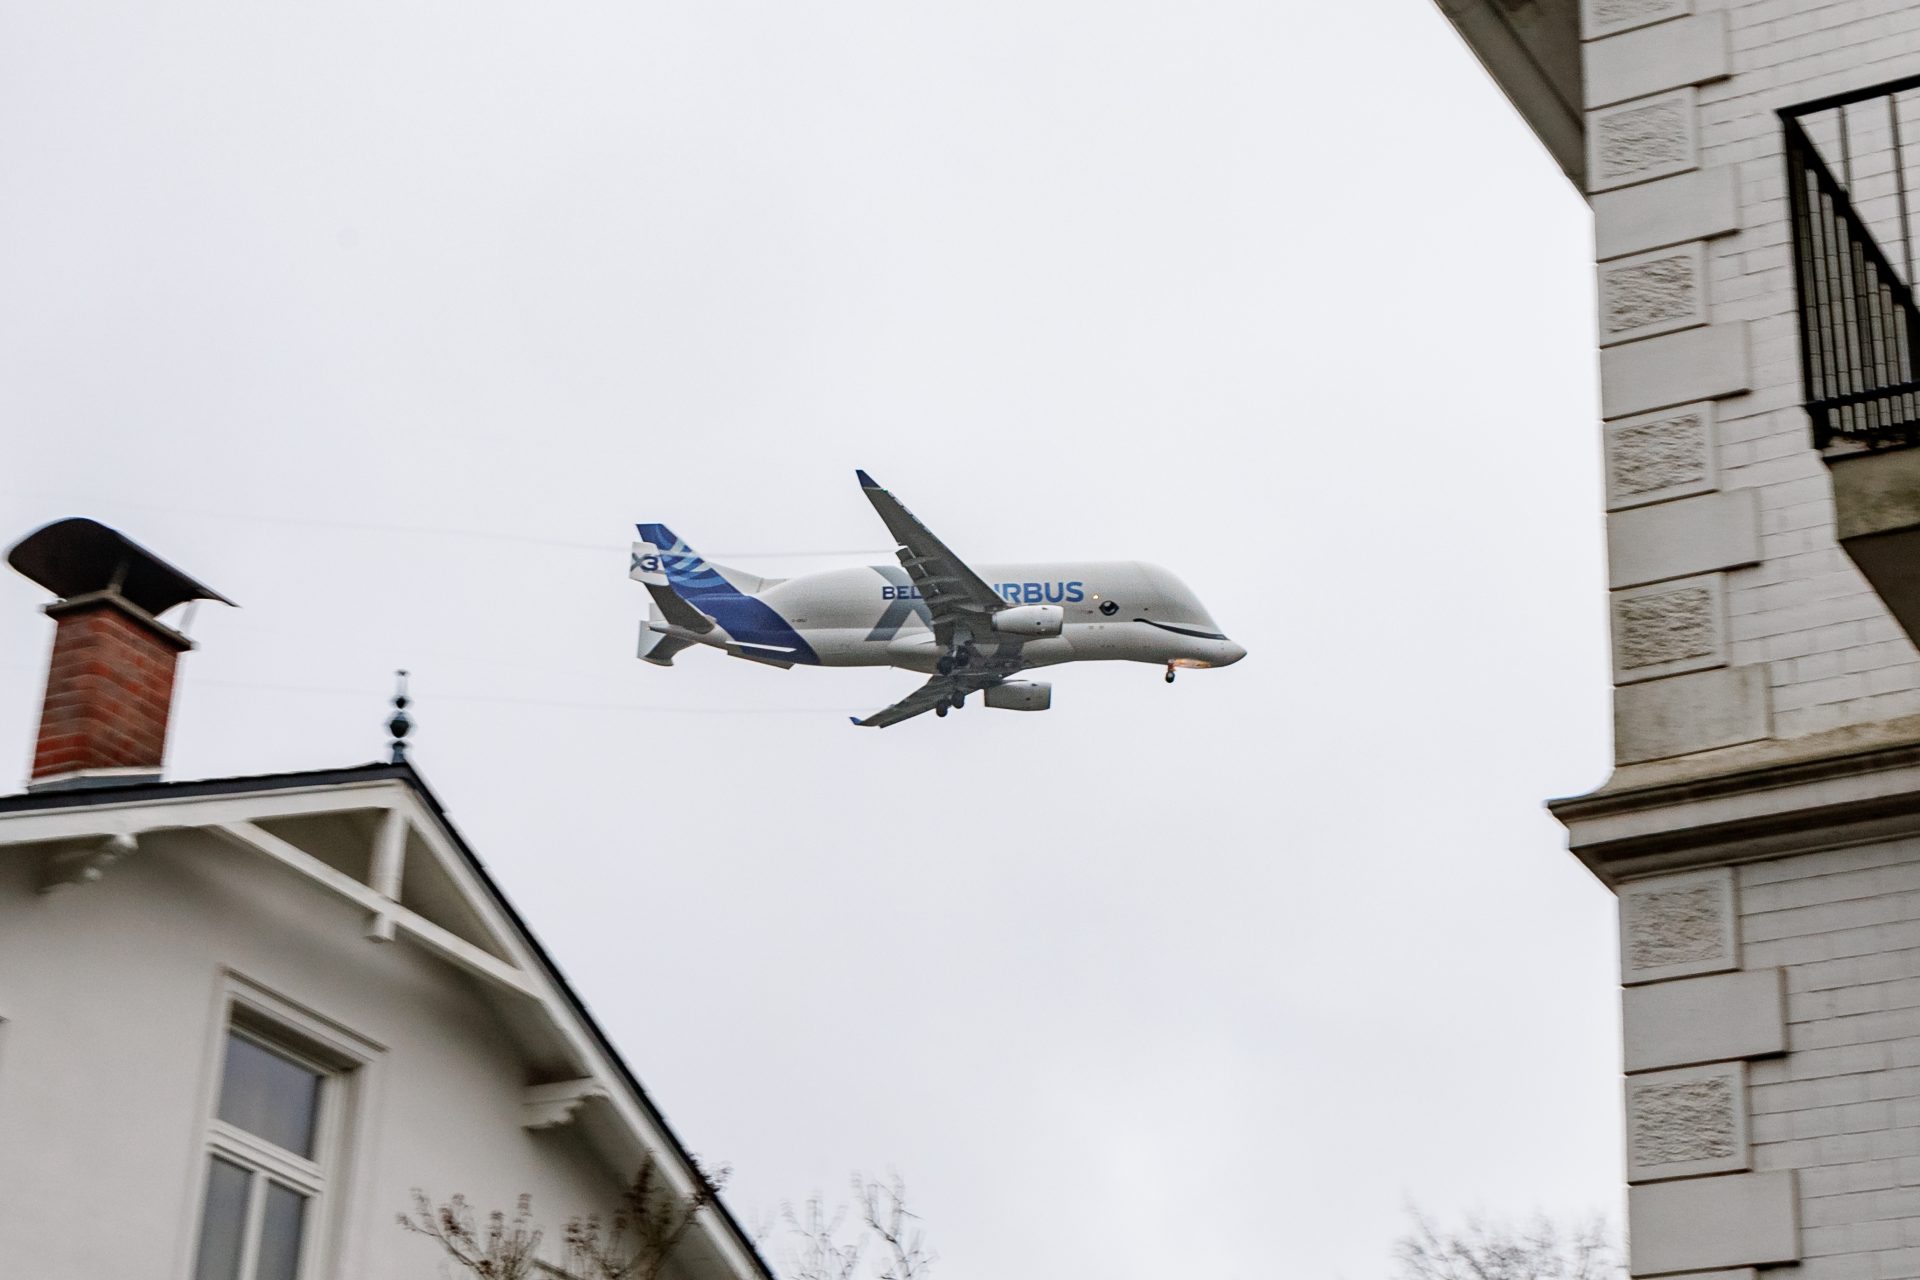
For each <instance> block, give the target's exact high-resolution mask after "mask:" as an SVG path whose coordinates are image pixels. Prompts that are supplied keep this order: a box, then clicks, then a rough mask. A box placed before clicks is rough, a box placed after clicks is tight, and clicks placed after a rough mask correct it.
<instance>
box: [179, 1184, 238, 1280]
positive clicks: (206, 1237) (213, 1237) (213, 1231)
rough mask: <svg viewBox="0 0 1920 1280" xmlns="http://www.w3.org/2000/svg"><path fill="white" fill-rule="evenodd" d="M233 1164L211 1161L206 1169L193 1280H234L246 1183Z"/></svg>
mask: <svg viewBox="0 0 1920 1280" xmlns="http://www.w3.org/2000/svg"><path fill="white" fill-rule="evenodd" d="M249 1181H250V1177H249V1175H248V1173H247V1171H246V1170H245V1169H242V1168H241V1167H240V1166H239V1165H237V1164H230V1163H229V1162H227V1161H225V1160H222V1159H219V1158H218V1157H215V1158H214V1160H213V1161H212V1163H211V1164H210V1165H209V1166H208V1169H207V1205H206V1208H205V1210H204V1211H202V1213H201V1214H200V1260H199V1261H198V1262H196V1263H195V1264H194V1267H193V1276H194V1280H236V1277H238V1276H239V1274H240V1237H241V1236H242V1235H243V1234H245V1232H246V1229H247V1183H248V1182H249Z"/></svg>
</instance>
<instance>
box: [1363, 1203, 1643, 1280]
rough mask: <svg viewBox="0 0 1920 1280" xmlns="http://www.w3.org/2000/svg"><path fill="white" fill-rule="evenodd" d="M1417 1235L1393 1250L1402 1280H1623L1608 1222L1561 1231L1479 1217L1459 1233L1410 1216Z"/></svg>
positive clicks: (1545, 1222)
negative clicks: (1515, 1224)
mask: <svg viewBox="0 0 1920 1280" xmlns="http://www.w3.org/2000/svg"><path fill="white" fill-rule="evenodd" d="M1409 1213H1410V1215H1411V1217H1412V1218H1413V1230H1412V1231H1410V1232H1409V1233H1408V1234H1407V1235H1405V1236H1402V1237H1401V1238H1400V1242H1399V1244H1398V1246H1397V1247H1396V1248H1395V1250H1394V1257H1395V1259H1396V1260H1397V1261H1398V1263H1399V1271H1398V1273H1397V1276H1398V1280H1619V1278H1620V1277H1623V1276H1624V1275H1625V1274H1626V1268H1625V1267H1624V1266H1623V1265H1622V1259H1621V1250H1620V1249H1619V1248H1617V1247H1616V1246H1615V1245H1614V1243H1613V1235H1612V1232H1611V1231H1610V1230H1609V1229H1608V1227H1607V1224H1606V1222H1605V1220H1604V1219H1602V1218H1600V1217H1598V1216H1596V1217H1594V1218H1591V1219H1589V1220H1587V1221H1585V1222H1580V1223H1575V1224H1573V1225H1571V1226H1560V1225H1556V1224H1554V1223H1553V1222H1552V1221H1550V1220H1549V1219H1547V1218H1546V1217H1544V1216H1541V1217H1536V1218H1534V1219H1533V1221H1532V1222H1531V1223H1528V1224H1526V1225H1524V1226H1514V1225H1510V1224H1507V1223H1501V1222H1489V1221H1487V1220H1486V1219H1484V1218H1481V1217H1478V1216H1474V1217H1469V1218H1468V1219H1467V1222H1466V1225H1465V1226H1464V1227H1462V1228H1459V1229H1457V1230H1442V1229H1441V1228H1440V1227H1438V1226H1436V1225H1435V1224H1434V1222H1433V1220H1432V1219H1430V1218H1428V1217H1427V1216H1426V1215H1425V1214H1423V1213H1421V1212H1419V1211H1418V1210H1417V1209H1416V1210H1410V1211H1409Z"/></svg>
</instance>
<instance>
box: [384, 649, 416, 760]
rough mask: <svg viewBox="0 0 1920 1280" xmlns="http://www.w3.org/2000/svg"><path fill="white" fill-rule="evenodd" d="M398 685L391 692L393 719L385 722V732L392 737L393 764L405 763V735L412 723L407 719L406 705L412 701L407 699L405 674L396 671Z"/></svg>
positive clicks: (410, 728)
mask: <svg viewBox="0 0 1920 1280" xmlns="http://www.w3.org/2000/svg"><path fill="white" fill-rule="evenodd" d="M393 674H394V675H396V676H398V677H399V685H398V687H397V688H396V689H395V690H394V691H393V717H392V718H391V719H390V720H388V721H387V732H388V733H390V734H392V735H393V763H395V764H405V763H406V762H407V734H408V733H409V732H411V731H412V729H413V721H412V720H409V719H408V718H407V704H408V703H409V702H411V701H413V699H411V698H409V697H407V673H406V672H405V671H396V672H394V673H393Z"/></svg>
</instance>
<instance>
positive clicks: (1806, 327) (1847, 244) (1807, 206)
mask: <svg viewBox="0 0 1920 1280" xmlns="http://www.w3.org/2000/svg"><path fill="white" fill-rule="evenodd" d="M1780 114H1781V124H1782V128H1783V130H1784V132H1785V143H1786V148H1785V150H1786V184H1787V204H1788V208H1789V210H1790V211H1791V216H1792V223H1793V241H1792V245H1791V249H1792V256H1793V272H1794V284H1795V287H1796V291H1797V296H1798V300H1799V320H1800V357H1801V372H1802V378H1803V381H1804V385H1805V392H1806V404H1807V412H1808V413H1809V414H1811V415H1812V417H1813V437H1814V444H1815V445H1816V446H1817V447H1819V448H1820V449H1822V450H1826V451H1829V452H1836V451H1851V450H1856V449H1878V448H1884V447H1887V446H1891V445H1912V444H1916V443H1920V312H1916V311H1915V308H1914V298H1913V284H1914V270H1913V230H1912V214H1911V209H1910V205H1911V200H1910V196H1909V192H1908V174H1907V170H1908V168H1909V160H1910V159H1911V157H1909V155H1908V154H1907V151H1906V148H1907V146H1909V145H1911V143H1912V141H1913V140H1914V139H1916V138H1920V76H1917V77H1912V78H1909V79H1906V80H1900V81H1896V82H1893V83H1890V84H1883V85H1878V86H1875V87H1874V88H1871V89H1862V90H1858V91H1855V92H1852V93H1846V94H1839V95H1835V96H1833V97H1830V98H1822V99H1820V100H1819V101H1817V102H1809V103H1804V104H1802V105H1800V106H1797V107H1790V108H1788V109H1787V110H1785V111H1783V112H1781V113H1780Z"/></svg>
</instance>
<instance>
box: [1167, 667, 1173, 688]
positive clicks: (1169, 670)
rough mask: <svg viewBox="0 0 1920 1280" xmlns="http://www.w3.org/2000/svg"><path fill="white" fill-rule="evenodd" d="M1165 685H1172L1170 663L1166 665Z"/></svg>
mask: <svg viewBox="0 0 1920 1280" xmlns="http://www.w3.org/2000/svg"><path fill="white" fill-rule="evenodd" d="M1167 683H1168V684H1172V683H1173V665H1172V664H1171V663H1169V664H1168V665H1167Z"/></svg>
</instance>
